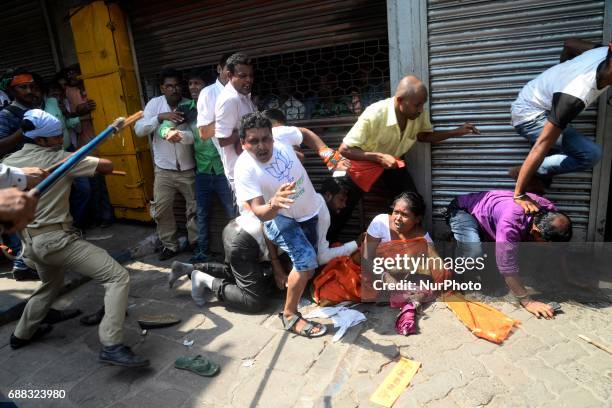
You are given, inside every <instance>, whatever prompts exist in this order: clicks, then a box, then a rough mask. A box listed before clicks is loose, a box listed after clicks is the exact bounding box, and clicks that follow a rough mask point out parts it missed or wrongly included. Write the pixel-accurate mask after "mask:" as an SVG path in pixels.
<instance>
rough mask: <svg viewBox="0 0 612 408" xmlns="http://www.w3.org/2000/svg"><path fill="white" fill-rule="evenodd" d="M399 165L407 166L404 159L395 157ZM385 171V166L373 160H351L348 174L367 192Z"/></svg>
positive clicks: (400, 166) (399, 166)
mask: <svg viewBox="0 0 612 408" xmlns="http://www.w3.org/2000/svg"><path fill="white" fill-rule="evenodd" d="M395 161H396V162H397V167H398V168H400V169H401V168H402V167H406V163H404V161H403V160H400V159H395ZM383 171H385V169H384V168H383V166H381V165H380V164H378V163H374V162H371V161H367V160H364V161H361V160H351V167H350V168H349V170H348V175H349V177H350V178H351V180H353V182H354V183H355V184H357V186H358V187H359V188H360V189H362V190H363V191H365V192H366V193H367V192H369V191H370V190H371V189H372V186H373V185H374V183H376V180H378V178H379V177H380V175H381V174H382V173H383Z"/></svg>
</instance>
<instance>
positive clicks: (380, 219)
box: [368, 214, 433, 244]
mask: <svg viewBox="0 0 612 408" xmlns="http://www.w3.org/2000/svg"><path fill="white" fill-rule="evenodd" d="M368 234H369V235H370V236H371V237H374V238H378V239H380V242H389V241H391V231H390V230H389V214H378V215H377V216H376V217H374V219H373V220H372V222H371V223H370V226H369V227H368ZM423 238H425V240H427V242H429V243H430V244H433V240H432V239H431V237H430V236H429V232H426V233H425V235H423Z"/></svg>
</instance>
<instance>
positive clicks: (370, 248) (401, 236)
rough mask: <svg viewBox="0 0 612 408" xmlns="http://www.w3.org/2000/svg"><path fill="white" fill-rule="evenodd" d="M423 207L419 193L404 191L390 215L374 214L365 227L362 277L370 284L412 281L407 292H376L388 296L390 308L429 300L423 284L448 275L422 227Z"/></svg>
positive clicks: (404, 290) (430, 292)
mask: <svg viewBox="0 0 612 408" xmlns="http://www.w3.org/2000/svg"><path fill="white" fill-rule="evenodd" d="M425 208H426V207H425V201H424V200H423V197H421V195H420V194H418V193H416V192H403V193H401V194H400V195H398V196H397V197H396V198H395V200H394V201H393V205H392V212H391V214H380V215H377V216H376V217H375V218H374V219H373V220H372V222H371V223H370V226H369V227H368V230H367V234H366V237H365V242H364V246H363V248H364V253H363V258H364V266H365V268H363V270H364V277H366V276H369V278H370V279H372V283H374V281H375V280H377V279H378V280H382V281H383V282H385V283H387V284H390V283H395V284H397V283H404V284H405V285H404V286H407V283H408V282H412V284H411V286H410V288H409V289H407V288H405V287H404V288H403V289H399V290H397V289H396V290H393V291H389V290H383V292H384V293H380V291H379V295H381V294H384V295H385V298H386V297H388V296H389V297H390V301H391V306H392V307H402V306H403V305H405V304H406V303H408V302H409V301H416V302H419V303H421V302H424V301H428V300H432V299H433V298H434V297H435V295H434V293H433V291H431V290H429V289H428V285H427V284H426V283H427V282H432V281H433V282H439V281H443V280H444V279H445V278H446V277H447V276H449V274H448V272H447V271H446V270H444V268H443V266H442V262H441V259H440V258H439V257H438V255H437V253H436V252H435V249H434V248H433V240H432V239H431V237H430V235H429V233H428V232H427V231H425V229H424V228H423V225H422V220H423V216H424V215H425ZM389 258H391V259H393V262H389V261H388V259H389ZM385 260H387V261H388V262H389V263H386V262H384V261H385ZM398 261H399V262H398ZM389 264H392V265H393V266H392V267H389ZM383 265H384V268H382V266H383ZM368 280H369V279H368ZM377 286H378V287H381V285H377ZM385 287H386V288H387V287H389V286H388V285H387V286H385ZM379 299H380V296H379Z"/></svg>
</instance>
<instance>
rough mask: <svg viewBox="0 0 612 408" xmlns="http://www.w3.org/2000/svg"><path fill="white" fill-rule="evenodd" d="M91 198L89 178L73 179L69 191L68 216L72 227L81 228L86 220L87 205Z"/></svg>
mask: <svg viewBox="0 0 612 408" xmlns="http://www.w3.org/2000/svg"><path fill="white" fill-rule="evenodd" d="M90 196H91V186H90V184H89V177H75V178H74V179H73V180H72V188H71V190H70V215H72V218H73V220H74V225H75V226H76V227H78V228H83V227H84V226H85V224H86V218H87V204H88V203H89V197H90Z"/></svg>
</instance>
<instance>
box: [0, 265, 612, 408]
mask: <svg viewBox="0 0 612 408" xmlns="http://www.w3.org/2000/svg"><path fill="white" fill-rule="evenodd" d="M187 258H188V255H186V254H185V255H182V256H181V257H180V258H179V259H187ZM169 264H170V262H158V261H157V257H156V256H149V257H146V258H144V259H141V260H139V261H132V262H130V263H128V264H127V265H126V266H127V267H128V269H129V270H130V272H131V277H132V286H131V290H130V301H129V316H128V317H127V321H126V340H127V343H128V344H129V345H130V346H132V347H133V349H134V350H135V351H136V352H137V353H139V354H142V355H145V356H147V357H148V358H150V360H151V367H149V368H146V369H137V370H130V369H123V368H118V367H111V366H106V365H101V364H99V363H98V362H97V354H98V351H99V344H98V338H97V330H96V328H90V327H84V326H81V325H79V323H78V319H74V320H72V321H68V322H64V323H61V324H57V325H56V326H55V328H54V330H53V332H51V333H50V335H49V336H48V337H46V338H45V339H44V341H40V342H38V343H35V344H32V345H31V346H28V347H26V348H23V349H20V350H11V349H10V347H9V346H8V338H9V335H10V333H11V332H12V330H13V329H14V326H15V323H14V322H13V323H9V324H5V325H3V326H0V391H1V392H2V393H3V394H4V395H7V394H8V392H9V391H10V390H17V389H19V390H23V389H31V390H34V389H58V390H65V392H66V397H65V398H63V399H54V400H49V399H48V400H33V399H20V400H17V401H16V403H17V405H18V406H19V407H47V406H50V407H130V408H132V407H147V408H150V407H185V408H186V407H206V408H211V407H228V406H231V407H266V408H268V407H370V406H377V405H374V404H372V403H370V402H369V397H370V395H371V394H372V393H373V392H374V390H375V389H376V387H377V386H378V385H379V384H380V383H381V382H382V381H383V379H384V378H385V376H386V375H387V374H388V373H389V372H390V370H391V369H392V368H393V365H394V364H395V361H397V359H398V358H399V357H400V356H404V357H407V358H410V359H413V360H417V361H419V362H421V363H422V367H421V369H420V370H419V372H418V373H417V374H416V375H415V377H414V379H413V381H412V383H411V384H410V386H409V387H408V388H407V389H406V390H405V391H404V392H403V393H402V395H401V396H400V398H399V399H398V401H397V402H396V403H395V406H396V407H454V406H458V407H479V406H486V407H604V406H609V401H610V399H611V391H612V356H610V355H608V354H607V353H605V352H604V351H602V350H599V349H597V348H595V347H593V346H592V345H590V344H587V343H585V342H583V341H581V340H579V339H578V338H577V335H578V334H584V335H587V336H589V337H591V338H592V339H593V340H596V341H599V342H601V343H603V344H607V345H608V346H609V345H612V332H611V331H610V330H609V329H610V323H611V318H610V316H611V313H610V312H611V308H610V304H609V302H603V303H602V302H600V303H590V304H579V303H576V302H572V301H564V302H562V306H563V310H564V313H563V314H561V315H559V316H558V317H557V318H556V319H554V320H551V321H545V320H538V319H536V318H534V317H532V316H531V315H530V314H529V313H527V312H525V311H524V310H522V309H520V308H517V307H515V306H514V305H512V304H511V303H509V302H505V301H497V302H495V303H493V306H495V307H497V308H499V309H501V310H502V311H504V312H505V313H507V314H508V315H510V316H511V317H513V318H516V319H519V320H521V322H522V325H521V326H520V327H519V328H518V329H516V330H515V331H514V333H513V334H512V335H511V336H510V338H509V339H508V340H507V341H506V342H505V343H504V344H503V345H500V346H498V345H495V344H492V343H489V342H487V341H485V340H482V339H479V338H476V337H475V336H473V335H472V334H471V333H470V332H469V331H468V330H467V329H466V328H465V327H464V326H463V325H462V324H461V322H459V321H458V320H457V319H456V317H455V316H454V315H453V313H452V312H451V311H450V310H449V309H448V308H447V307H446V306H445V305H444V304H442V303H434V304H432V305H430V306H429V307H428V308H427V309H426V310H425V312H424V315H423V317H422V318H421V319H420V320H419V329H420V331H419V333H418V334H415V335H411V336H408V337H403V336H400V335H397V334H396V333H395V331H394V321H395V315H396V313H397V312H396V310H392V309H389V307H378V306H374V305H360V306H359V310H362V311H363V312H364V313H365V314H366V316H367V321H366V322H365V323H362V324H360V325H358V326H356V327H353V328H351V329H349V330H348V332H347V334H346V335H345V336H344V338H343V339H342V340H341V341H340V342H337V343H332V342H331V337H332V335H333V333H334V332H335V329H334V328H333V327H332V325H331V323H330V322H329V320H327V321H326V320H320V321H321V322H324V323H328V329H329V334H328V335H326V336H325V337H323V338H322V339H305V338H302V337H296V336H292V335H289V334H288V333H286V332H284V331H282V330H281V324H280V321H279V319H278V318H277V317H276V312H277V311H278V310H279V309H280V306H281V303H282V301H281V300H280V299H279V300H277V301H276V302H275V304H274V305H273V306H271V307H270V308H269V309H268V310H266V311H265V312H263V313H260V314H256V315H245V314H240V313H236V312H232V311H231V310H228V309H226V308H225V307H224V306H223V305H222V304H221V303H219V302H218V301H216V300H215V299H214V298H213V297H212V296H210V297H209V299H210V300H209V302H208V303H207V304H206V306H204V307H202V308H198V307H197V306H196V305H195V304H194V303H193V302H192V300H191V297H190V288H191V286H190V281H189V280H187V279H183V280H181V281H179V284H178V287H177V288H176V289H172V290H170V289H168V286H167V280H166V279H167V273H168V272H169V269H168V267H169ZM102 294H103V290H102V288H101V287H100V286H99V285H97V284H95V283H93V282H87V283H85V284H84V285H82V286H80V287H78V288H77V289H74V290H72V291H70V292H68V293H66V294H64V295H63V296H62V297H61V298H60V299H58V301H57V303H56V307H58V308H64V307H78V308H81V309H83V310H84V312H86V313H87V312H91V311H94V310H96V309H97V308H98V307H99V306H100V305H101V303H102ZM313 307H314V305H311V306H305V307H304V310H303V311H304V312H307V311H309V310H310V309H312V308H313ZM144 313H147V314H150V313H174V314H177V315H178V316H180V317H181V319H182V322H181V323H180V324H179V325H177V326H173V327H169V328H164V329H159V330H150V331H149V332H148V333H147V334H146V335H145V336H142V335H141V333H140V330H139V328H138V326H137V324H136V317H137V316H138V315H139V314H144ZM186 340H187V341H193V345H192V346H190V347H188V346H185V345H183V342H184V341H186ZM196 354H203V355H205V356H207V357H209V358H211V359H212V360H214V361H216V362H217V363H219V364H220V365H221V371H220V373H219V374H218V375H217V376H216V377H213V378H204V377H199V376H197V375H194V374H192V373H189V372H185V371H181V370H177V369H175V368H174V360H175V359H176V358H177V357H179V356H183V355H196ZM0 406H1V404H0Z"/></svg>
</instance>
